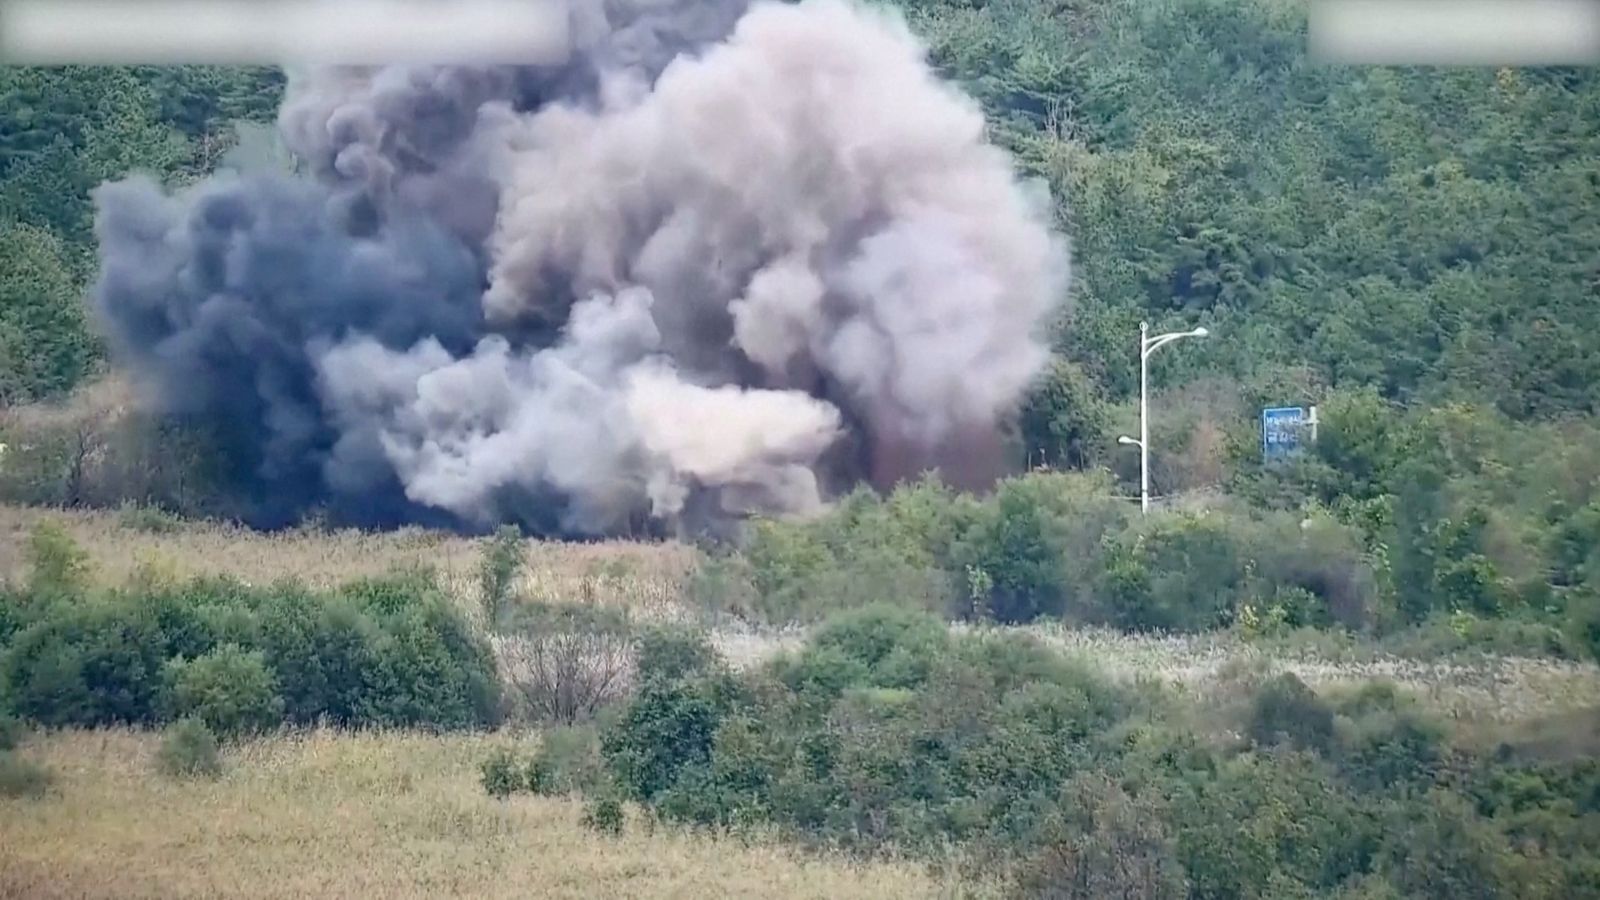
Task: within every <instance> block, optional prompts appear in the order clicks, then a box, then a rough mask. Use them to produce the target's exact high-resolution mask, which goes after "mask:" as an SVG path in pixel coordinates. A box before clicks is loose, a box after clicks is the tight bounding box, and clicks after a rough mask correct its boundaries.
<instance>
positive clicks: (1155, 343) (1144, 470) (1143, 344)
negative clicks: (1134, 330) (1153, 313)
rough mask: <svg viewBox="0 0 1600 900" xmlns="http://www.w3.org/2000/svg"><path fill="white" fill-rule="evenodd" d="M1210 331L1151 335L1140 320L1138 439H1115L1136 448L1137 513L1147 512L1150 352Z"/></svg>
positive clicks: (1148, 488) (1148, 503)
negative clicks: (1137, 463)
mask: <svg viewBox="0 0 1600 900" xmlns="http://www.w3.org/2000/svg"><path fill="white" fill-rule="evenodd" d="M1209 333H1210V332H1208V331H1206V330H1205V329H1204V328H1196V329H1194V330H1193V331H1173V332H1168V333H1167V334H1160V335H1156V336H1155V337H1150V323H1149V322H1140V323H1139V439H1138V440H1134V439H1133V438H1131V437H1128V436H1127V435H1122V436H1121V437H1119V438H1117V443H1119V444H1132V445H1134V446H1136V447H1138V448H1139V512H1140V513H1148V512H1149V511H1150V390H1149V387H1150V354H1152V353H1154V352H1156V350H1158V349H1160V348H1162V347H1165V346H1166V345H1168V344H1170V343H1172V342H1173V341H1176V340H1178V339H1179V338H1186V337H1205V336H1206V335H1207V334H1209Z"/></svg>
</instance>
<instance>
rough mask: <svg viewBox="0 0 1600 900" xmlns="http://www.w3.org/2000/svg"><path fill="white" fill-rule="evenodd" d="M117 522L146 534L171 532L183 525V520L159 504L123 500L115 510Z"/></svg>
mask: <svg viewBox="0 0 1600 900" xmlns="http://www.w3.org/2000/svg"><path fill="white" fill-rule="evenodd" d="M117 524H119V525H121V526H122V527H123V528H126V529H129V530H130V531H142V532H145V533H146V534H171V533H172V532H175V531H177V530H178V529H179V528H181V527H183V520H182V519H180V518H178V517H177V516H175V515H173V514H172V513H170V512H168V511H167V510H165V509H162V508H161V507H159V506H141V505H139V504H137V503H132V502H125V503H123V504H122V507H121V508H120V509H119V510H118V511H117Z"/></svg>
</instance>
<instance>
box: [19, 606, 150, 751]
mask: <svg viewBox="0 0 1600 900" xmlns="http://www.w3.org/2000/svg"><path fill="white" fill-rule="evenodd" d="M146 613H147V610H145V609H143V608H141V607H140V606H137V605H134V604H127V603H117V602H112V601H106V600H96V601H85V602H83V603H81V604H71V603H61V604H55V605H54V606H52V607H51V608H50V609H49V611H48V612H47V613H44V614H41V616H40V617H39V618H38V619H36V621H34V622H33V623H32V624H31V625H29V626H28V627H26V628H24V629H23V630H22V631H21V632H19V633H18V634H17V635H16V637H15V638H14V639H13V640H12V642H11V645H10V647H8V648H7V649H6V650H5V653H4V655H3V656H0V681H3V682H4V685H5V688H6V691H7V693H8V694H9V696H10V703H11V708H12V710H13V711H14V712H15V713H17V714H18V715H20V716H22V717H23V718H26V719H30V720H32V721H34V722H37V723H39V724H41V725H45V726H50V727H55V726H66V725H79V726H100V725H112V724H119V723H134V724H137V723H146V722H153V721H156V720H157V719H159V718H160V716H159V705H160V690H161V683H162V682H161V677H160V676H161V669H162V666H163V664H164V663H165V662H166V660H167V658H168V653H167V647H166V642H165V640H164V639H163V636H162V634H161V632H160V629H159V628H158V627H157V624H156V622H155V621H154V619H153V617H151V616H149V615H147V614H146Z"/></svg>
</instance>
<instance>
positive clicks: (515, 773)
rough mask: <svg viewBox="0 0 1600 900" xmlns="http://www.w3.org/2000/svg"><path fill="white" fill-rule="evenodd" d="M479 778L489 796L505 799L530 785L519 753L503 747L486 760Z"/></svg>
mask: <svg viewBox="0 0 1600 900" xmlns="http://www.w3.org/2000/svg"><path fill="white" fill-rule="evenodd" d="M480 772H481V774H480V777H479V780H480V781H481V782H482V784H483V789H484V791H485V792H487V793H488V795H489V796H491V797H494V798H495V799H497V800H504V799H505V798H507V797H509V796H511V795H512V794H514V793H517V792H518V791H521V790H523V789H524V788H526V787H527V786H528V784H527V781H526V779H525V778H524V776H523V770H522V765H521V763H519V762H518V761H517V755H516V754H515V753H513V752H512V751H510V750H507V749H505V748H501V749H499V750H496V751H495V752H494V754H493V755H491V756H490V757H489V758H488V759H486V760H484V762H483V766H482V768H481V770H480Z"/></svg>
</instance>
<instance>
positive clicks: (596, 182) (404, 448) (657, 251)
mask: <svg viewBox="0 0 1600 900" xmlns="http://www.w3.org/2000/svg"><path fill="white" fill-rule="evenodd" d="M570 2H571V6H570V23H569V28H568V29H567V32H568V38H569V40H570V44H571V52H570V54H569V56H568V57H567V58H566V59H565V60H564V61H563V62H561V63H560V64H557V65H551V66H545V67H529V68H509V67H484V68H468V67H459V66H456V67H409V66H408V67H398V66H397V67H386V68H379V69H349V68H342V69H319V70H315V71H307V72H295V73H291V79H290V88H289V95H288V98H287V99H286V101H285V103H284V107H283V110H282V112H281V116H280V131H281V134H282V137H283V140H284V142H285V143H286V145H287V146H288V148H289V149H290V150H291V151H292V152H293V154H294V155H295V157H296V159H297V160H298V161H299V163H300V167H301V168H302V169H303V170H304V173H303V174H302V175H300V176H297V177H291V176H288V175H268V174H253V175H243V176H224V177H219V178H217V179H215V180H213V181H211V182H209V183H205V184H202V185H199V186H197V187H194V188H190V189H188V190H185V191H182V192H180V193H178V194H175V195H169V194H167V193H165V192H163V191H162V189H161V188H159V187H158V186H156V185H154V184H151V183H149V182H148V181H143V180H130V181H125V182H121V183H117V184H110V185H106V186H104V187H102V188H101V189H100V190H99V192H98V194H97V198H96V199H97V203H98V207H99V217H98V222H97V228H98V234H99V238H100V241H101V247H102V273H101V279H100V283H99V286H98V290H97V297H96V300H97V309H98V311H99V313H100V315H101V317H102V319H103V320H104V321H105V323H106V324H107V325H108V330H109V332H110V334H111V336H112V339H113V343H114V346H115V348H116V350H117V351H118V354H119V356H120V358H121V359H122V360H123V361H124V362H125V364H127V365H128V366H129V367H130V368H131V369H132V370H133V371H134V372H136V373H138V374H139V375H142V376H144V378H145V380H147V381H148V382H149V383H150V384H151V385H152V386H153V387H154V388H155V390H156V394H157V396H158V397H159V398H160V400H161V401H162V402H163V403H164V405H165V406H166V407H167V408H168V409H170V410H171V411H173V412H175V413H178V414H183V415H189V416H193V417H195V418H197V419H200V420H203V421H207V422H210V423H211V424H213V425H215V426H217V427H218V428H219V430H220V431H221V432H222V433H224V434H226V435H228V436H229V438H230V443H229V445H228V447H227V455H228V461H229V462H230V463H231V465H232V466H233V468H234V470H235V475H236V477H237V478H238V479H239V480H240V482H241V483H242V484H243V485H244V486H245V487H246V489H247V493H248V495H249V498H250V499H251V501H252V504H253V517H254V518H255V520H256V521H257V522H259V523H262V524H279V523H284V522H288V521H292V520H293V519H294V518H295V517H296V516H298V515H300V514H301V513H303V511H304V510H305V509H307V508H308V507H310V506H312V505H321V506H325V507H327V508H328V510H329V512H331V513H332V514H333V515H334V516H335V517H337V518H340V519H343V520H347V521H353V522H357V523H365V524H378V523H392V522H401V521H444V522H450V523H454V524H457V525H461V526H466V527H482V526H487V525H490V524H493V523H496V522H503V521H514V522H519V523H521V524H523V525H525V526H528V527H531V528H534V529H536V530H541V531H561V532H567V533H583V534H603V533H610V532H615V531H618V530H621V529H623V528H625V527H630V526H631V525H633V524H636V523H639V522H642V521H646V520H655V521H658V522H681V521H682V520H683V519H684V518H685V517H694V518H697V519H700V518H706V517H709V518H711V519H718V518H723V517H726V516H728V515H731V514H740V513H745V512H751V511H757V512H765V513H778V514H782V513H804V512H806V511H809V510H812V509H815V508H818V507H819V506H821V505H822V504H823V503H824V502H825V499H826V498H827V497H828V496H829V495H830V494H831V493H832V492H834V491H837V490H839V489H842V488H844V487H848V486H849V485H850V484H852V483H855V482H858V481H860V480H870V481H873V482H874V483H877V484H880V485H886V484H888V483H891V482H892V481H894V480H896V479H898V478H900V477H905V476H909V475H915V474H917V473H919V472H920V471H923V470H925V469H929V468H938V469H940V470H941V471H942V472H943V473H944V474H945V475H946V476H947V477H949V478H952V479H954V480H956V481H959V482H963V483H970V484H981V483H983V482H984V481H985V480H988V479H992V478H993V477H994V476H995V475H996V474H998V473H999V471H1000V469H1001V465H1002V462H1001V451H1000V438H999V434H1000V427H999V425H1000V423H1001V422H1002V421H1003V419H1004V418H1005V417H1006V416H1007V415H1008V414H1009V413H1010V411H1011V410H1012V408H1013V407H1014V405H1015V403H1016V402H1017V400H1018V399H1019V396H1020V395H1021V393H1022V392H1023V391H1024V390H1025V388H1026V386H1027V384H1028V382H1029V381H1030V380H1031V378H1032V377H1033V376H1034V374H1035V373H1036V372H1037V371H1038V369H1039V367H1040V365H1041V364H1042V362H1043V360H1044V359H1045V355H1046V351H1045V348H1044V346H1043V345H1042V344H1041V342H1040V340H1039V338H1038V336H1037V331H1038V329H1039V327H1040V326H1041V324H1042V323H1043V321H1044V320H1045V319H1046V317H1047V316H1048V315H1049V313H1050V312H1051V311H1052V305H1053V304H1054V303H1056V302H1057V301H1058V300H1059V298H1061V297H1062V296H1063V294H1064V289H1065V279H1066V276H1067V260H1066V253H1065V250H1064V247H1063V245H1062V244H1061V242H1060V241H1059V240H1057V239H1056V238H1055V237H1054V236H1053V235H1052V233H1051V231H1050V229H1049V227H1048V224H1047V223H1048V218H1047V216H1048V213H1047V212H1046V209H1047V205H1046V204H1044V203H1042V202H1040V201H1041V198H1037V197H1031V196H1030V195H1029V194H1028V193H1027V192H1026V191H1025V190H1024V188H1023V186H1021V185H1019V184H1018V182H1017V181H1016V180H1015V179H1014V177H1013V174H1012V172H1011V168H1010V165H1009V161H1008V160H1007V159H1006V157H1005V156H1004V155H1003V154H1002V153H1001V152H1000V151H998V150H996V149H995V148H993V147H991V146H989V145H987V144H986V143H985V142H984V139H983V129H984V123H983V119H982V116H981V114H980V113H979V111H978V109H977V108H976V106H975V105H974V104H973V103H972V102H971V101H969V100H968V99H967V98H965V97H964V96H962V95H960V94H959V93H958V92H956V91H955V90H954V89H952V88H950V87H948V86H946V85H944V84H942V83H940V82H939V81H938V80H937V79H936V77H935V76H934V75H933V74H932V72H931V71H930V70H929V68H928V67H927V65H926V63H925V61H924V59H923V52H922V49H921V47H920V46H919V45H918V44H917V43H916V41H915V40H914V39H913V38H912V37H911V35H910V33H909V31H908V30H907V29H906V27H905V26H904V24H903V23H902V22H901V21H900V20H899V19H898V18H897V17H894V16H893V15H892V14H889V13H885V12H879V11H870V10H868V9H866V8H863V7H859V6H856V5H854V4H853V3H851V2H847V0H804V2H802V3H800V4H798V5H778V4H766V3H763V4H758V5H755V6H751V7H749V8H745V7H744V6H743V5H742V4H740V3H737V2H721V0H713V2H703V0H655V2H651V0H610V2H607V0H570Z"/></svg>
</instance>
